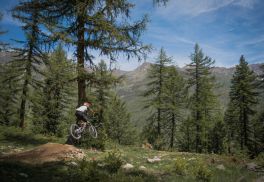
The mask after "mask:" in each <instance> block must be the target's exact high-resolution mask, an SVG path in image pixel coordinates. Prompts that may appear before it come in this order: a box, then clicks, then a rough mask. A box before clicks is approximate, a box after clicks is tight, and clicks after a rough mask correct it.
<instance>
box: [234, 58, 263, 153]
mask: <svg viewBox="0 0 264 182" xmlns="http://www.w3.org/2000/svg"><path fill="white" fill-rule="evenodd" d="M231 83H232V85H231V90H230V102H232V104H233V105H234V106H235V107H237V109H238V128H239V142H240V149H241V150H243V149H245V147H249V145H250V140H251V139H250V134H251V127H252V123H251V118H250V116H252V115H254V114H255V110H254V106H255V105H256V104H257V96H258V93H257V92H256V89H257V84H256V75H255V74H254V72H253V71H252V70H250V68H249V67H248V63H247V62H246V60H245V58H244V56H243V55H242V56H241V57H240V61H239V65H237V66H236V70H235V73H234V75H233V78H232V80H231Z"/></svg>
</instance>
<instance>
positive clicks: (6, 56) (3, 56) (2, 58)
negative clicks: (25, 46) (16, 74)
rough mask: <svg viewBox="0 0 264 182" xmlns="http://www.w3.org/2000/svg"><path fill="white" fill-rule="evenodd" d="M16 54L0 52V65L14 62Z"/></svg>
mask: <svg viewBox="0 0 264 182" xmlns="http://www.w3.org/2000/svg"><path fill="white" fill-rule="evenodd" d="M14 55H15V53H14V52H9V51H0V64H4V63H7V62H9V61H12V60H14Z"/></svg>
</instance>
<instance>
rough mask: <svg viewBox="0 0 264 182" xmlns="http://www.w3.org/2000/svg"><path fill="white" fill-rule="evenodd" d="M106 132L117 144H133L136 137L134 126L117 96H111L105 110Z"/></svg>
mask: <svg viewBox="0 0 264 182" xmlns="http://www.w3.org/2000/svg"><path fill="white" fill-rule="evenodd" d="M106 132H107V135H108V137H109V138H111V139H112V140H114V141H117V142H118V143H119V144H133V143H134V142H135V140H136V137H137V132H136V128H135V126H133V125H132V123H131V122H130V114H129V113H128V111H127V109H126V106H125V103H124V102H122V101H121V100H120V98H118V97H117V96H114V97H113V98H111V100H110V103H109V107H108V110H107V123H106Z"/></svg>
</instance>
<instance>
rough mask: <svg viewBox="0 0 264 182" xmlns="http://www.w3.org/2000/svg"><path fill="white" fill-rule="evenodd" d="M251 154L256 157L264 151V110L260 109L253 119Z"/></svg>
mask: <svg viewBox="0 0 264 182" xmlns="http://www.w3.org/2000/svg"><path fill="white" fill-rule="evenodd" d="M252 135H253V137H252V140H253V141H252V145H251V148H250V149H251V155H252V157H256V156H257V155H259V154H260V153H261V152H263V151H264V112H263V111H260V112H259V114H258V115H257V116H256V117H255V118H254V120H253V126H252Z"/></svg>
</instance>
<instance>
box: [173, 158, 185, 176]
mask: <svg viewBox="0 0 264 182" xmlns="http://www.w3.org/2000/svg"><path fill="white" fill-rule="evenodd" d="M187 168H188V163H187V162H186V160H184V159H182V158H178V159H176V161H175V162H174V165H173V167H172V172H174V173H176V174H178V175H187Z"/></svg>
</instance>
